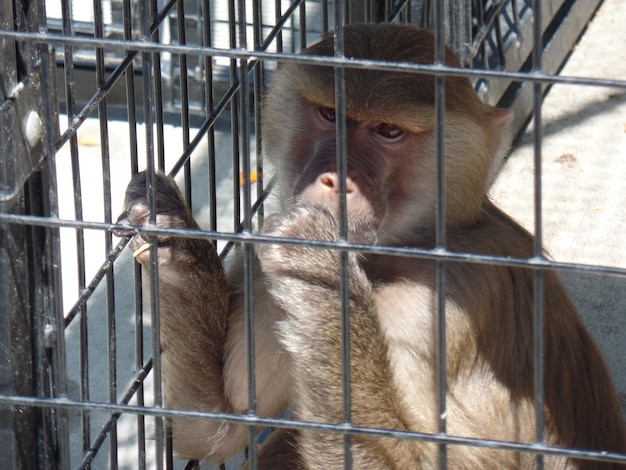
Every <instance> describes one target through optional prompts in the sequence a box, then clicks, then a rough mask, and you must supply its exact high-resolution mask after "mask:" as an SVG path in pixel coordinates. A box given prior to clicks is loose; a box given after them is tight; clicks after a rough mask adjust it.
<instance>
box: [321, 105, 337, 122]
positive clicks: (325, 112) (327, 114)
mask: <svg viewBox="0 0 626 470" xmlns="http://www.w3.org/2000/svg"><path fill="white" fill-rule="evenodd" d="M320 114H321V115H322V117H323V118H324V119H326V120H327V121H330V122H335V120H336V115H335V108H328V107H326V106H321V107H320Z"/></svg>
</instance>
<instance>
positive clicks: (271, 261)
mask: <svg viewBox="0 0 626 470" xmlns="http://www.w3.org/2000/svg"><path fill="white" fill-rule="evenodd" d="M264 232H265V234H267V235H270V236H275V237H288V238H296V239H307V240H323V241H333V240H336V239H337V224H336V221H335V219H334V217H333V215H332V213H330V212H329V211H327V210H325V209H323V208H319V207H302V206H295V207H292V208H290V209H288V210H286V211H284V212H283V213H281V214H278V215H276V216H272V217H268V219H267V220H266V223H265V228H264ZM257 254H258V257H259V260H260V263H261V267H262V269H263V272H264V274H265V275H266V276H267V280H268V287H269V292H270V294H271V295H272V296H273V298H274V299H275V301H276V302H278V303H279V304H280V305H281V306H282V307H283V308H284V309H285V311H286V313H287V315H286V319H285V320H284V321H282V322H281V323H280V325H279V328H280V336H281V340H282V342H283V345H284V346H285V348H286V349H287V350H288V351H289V353H290V354H291V356H292V359H293V363H294V369H295V370H294V374H293V375H294V380H295V384H294V385H295V391H296V394H295V395H296V396H295V403H294V405H295V408H296V411H297V413H298V415H299V417H300V418H302V419H305V420H313V421H322V422H331V423H332V422H340V421H341V420H342V413H343V408H342V406H343V405H342V403H343V399H342V387H343V385H342V384H343V381H342V380H343V379H342V345H341V342H342V339H341V338H342V323H343V320H342V303H344V302H347V304H348V315H349V324H350V348H351V351H352V356H351V357H352V359H351V361H352V363H351V370H353V371H359V372H358V373H357V374H355V373H353V374H352V390H353V396H355V397H356V396H359V397H369V398H371V399H372V400H373V402H375V403H377V406H381V407H383V408H384V406H385V404H386V403H387V402H388V397H389V391H388V389H386V387H387V386H388V384H389V380H390V379H389V377H388V374H389V367H388V364H387V353H386V346H385V342H384V339H383V336H382V333H381V331H380V325H379V322H378V318H377V313H376V306H375V301H374V295H373V289H372V286H371V283H370V281H369V280H368V279H367V277H366V275H365V272H364V271H363V269H362V268H361V267H360V266H359V264H358V262H357V254H356V253H354V252H348V253H347V255H343V256H342V255H341V254H340V252H339V251H338V250H335V249H329V248H319V247H314V246H306V247H302V246H294V245H286V244H279V243H276V244H265V245H261V246H259V247H258V250H257ZM342 257H343V262H345V263H347V274H348V286H347V287H348V296H347V297H348V298H347V299H344V300H342V295H341V293H340V292H341V284H342V281H341V277H342V276H341V262H342ZM355 392H357V393H355ZM357 401H358V400H353V404H354V409H353V417H354V420H355V422H360V424H363V425H378V426H389V423H390V422H392V421H393V419H392V418H389V417H388V416H384V414H383V415H382V416H384V419H383V421H381V422H373V421H371V420H370V419H369V418H368V417H366V416H364V415H360V413H361V412H360V411H357V410H359V409H360V410H363V412H366V410H368V409H369V408H371V403H362V404H358V403H356V402H357ZM368 401H369V399H368ZM390 412H391V411H390Z"/></svg>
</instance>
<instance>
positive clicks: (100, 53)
mask: <svg viewBox="0 0 626 470" xmlns="http://www.w3.org/2000/svg"><path fill="white" fill-rule="evenodd" d="M93 10H94V37H97V38H104V27H103V22H102V2H101V1H100V0H94V1H93ZM96 80H97V84H98V86H99V87H101V86H102V85H103V84H104V83H105V81H106V77H105V68H104V49H103V48H96ZM98 118H99V121H100V142H101V144H100V152H101V157H102V190H103V203H104V204H103V205H104V207H103V210H104V221H105V222H106V223H111V222H112V216H111V170H110V162H109V135H108V128H107V123H108V113H107V104H106V98H105V99H103V100H102V101H101V102H100V103H99V104H98ZM104 244H105V252H104V253H105V256H106V255H107V254H108V253H109V252H110V251H111V249H112V247H113V243H112V238H111V233H110V232H105V233H104ZM105 279H106V309H107V344H108V382H109V391H108V400H109V402H110V403H116V402H117V339H116V330H115V328H116V324H115V283H114V273H113V270H110V271H108V272H107V273H106V275H105ZM117 461H118V457H117V420H113V421H112V423H111V429H110V431H109V467H110V468H112V469H116V468H117Z"/></svg>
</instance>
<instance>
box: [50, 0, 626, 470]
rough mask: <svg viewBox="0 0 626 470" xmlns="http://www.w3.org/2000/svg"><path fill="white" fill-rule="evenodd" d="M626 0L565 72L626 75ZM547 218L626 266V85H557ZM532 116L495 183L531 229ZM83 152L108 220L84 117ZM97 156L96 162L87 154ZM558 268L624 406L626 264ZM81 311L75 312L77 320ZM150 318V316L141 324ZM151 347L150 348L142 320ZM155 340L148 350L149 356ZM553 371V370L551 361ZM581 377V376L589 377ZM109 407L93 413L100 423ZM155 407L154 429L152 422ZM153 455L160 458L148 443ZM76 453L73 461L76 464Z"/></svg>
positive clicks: (562, 247) (547, 134) (89, 216)
mask: <svg viewBox="0 0 626 470" xmlns="http://www.w3.org/2000/svg"><path fill="white" fill-rule="evenodd" d="M624 19H626V2H623V1H622V0H605V2H604V3H603V5H602V7H601V9H600V10H599V11H598V13H597V14H596V15H595V17H594V18H593V20H592V21H591V22H590V25H589V28H588V29H587V31H586V32H585V33H584V36H583V37H582V39H581V41H580V43H579V44H578V46H577V47H576V48H575V50H574V51H573V53H572V55H571V57H570V59H569V61H568V62H567V65H566V66H565V68H564V69H563V71H562V74H563V75H571V76H585V77H597V78H615V79H621V80H623V79H624V78H626V47H624V45H625V44H626V30H625V29H624V28H623V21H624ZM542 109H543V145H542V159H543V227H544V245H545V247H546V248H547V250H548V251H549V252H550V253H551V255H552V257H553V258H554V259H555V260H558V261H563V262H570V263H582V264H589V265H601V266H613V267H621V268H626V247H625V242H626V172H625V170H626V89H624V88H622V89H609V88H601V87H590V86H586V87H582V86H569V85H555V86H553V87H552V89H551V90H550V92H549V93H548V95H547V98H546V100H545V102H544V106H543V108H542ZM109 130H110V133H111V149H112V155H111V166H112V174H113V177H114V181H113V188H112V207H113V216H114V217H115V216H116V214H117V212H118V211H119V210H120V209H121V207H122V198H123V193H124V189H125V186H126V184H127V182H128V179H129V177H130V168H129V167H130V165H129V159H128V155H129V144H128V125H127V123H124V122H115V121H114V122H110V123H109ZM532 132H533V127H532V124H531V126H530V127H529V128H528V130H527V131H526V132H525V133H524V135H523V136H522V138H521V140H520V141H519V143H518V144H517V146H516V147H515V148H514V150H513V152H512V154H511V156H510V157H509V158H508V160H507V161H506V164H505V166H504V168H503V169H502V172H501V173H500V175H499V177H498V179H497V180H496V182H495V183H494V186H493V187H492V190H491V195H492V197H493V199H494V200H495V201H496V202H497V203H498V204H499V205H500V206H501V207H502V208H503V209H505V210H506V211H507V212H508V213H509V214H511V215H512V216H513V217H514V218H515V219H517V220H518V221H519V222H520V223H522V224H523V225H524V226H526V227H527V228H528V229H529V230H531V231H532V230H533V225H534V219H533V217H534V216H533V145H532V141H533V134H532ZM180 135H181V133H180V129H177V128H174V127H171V126H168V127H166V142H167V149H168V150H167V154H168V158H169V159H170V160H171V161H172V162H173V161H174V160H175V159H176V157H177V156H178V155H180V153H181V151H182V144H181V137H180ZM217 139H218V144H217V146H218V149H219V152H218V155H219V158H220V161H219V162H218V189H217V194H218V208H219V211H220V212H219V226H218V229H219V230H224V231H226V230H229V229H230V228H231V227H232V221H231V218H232V216H231V215H230V214H232V210H233V204H232V190H231V181H232V179H231V177H232V170H231V168H230V156H231V155H232V152H231V141H230V134H229V133H228V130H227V129H226V130H225V131H218V134H217ZM79 143H80V164H81V173H82V183H83V194H84V195H83V205H84V218H85V219H86V220H95V221H98V220H103V215H102V207H103V201H102V196H101V195H102V183H101V174H100V165H101V164H100V144H99V129H98V123H97V121H96V120H88V121H87V122H86V123H85V124H84V125H83V126H82V128H81V130H80V132H79ZM138 149H139V150H140V153H141V151H142V149H145V140H144V134H143V129H142V128H141V127H140V129H139V142H138ZM205 151H206V150H203V149H202V148H201V149H199V150H198V158H195V157H194V161H195V163H194V172H193V173H194V179H197V180H198V181H197V183H199V184H195V185H194V187H196V188H204V187H205V185H206V180H205V182H204V184H202V183H201V180H202V178H205V175H206V163H205V159H203V158H202V154H203V152H205ZM57 161H58V167H59V170H58V175H59V192H60V212H61V217H62V218H73V217H74V210H73V193H72V189H71V167H70V160H69V150H68V148H67V147H66V148H64V149H62V150H61V152H59V154H58V156H57ZM92 162H93V163H92ZM205 201H206V197H205V196H203V195H202V194H201V193H197V194H196V206H195V209H196V212H197V216H198V218H199V219H200V220H202V219H203V218H205V216H206V210H205V209H203V202H205ZM62 237H63V240H62V241H63V286H64V305H65V308H66V310H67V309H69V308H70V307H71V306H72V305H73V304H74V302H75V301H76V299H77V292H78V287H77V284H76V279H77V278H76V249H75V233H74V231H73V230H69V229H68V230H65V229H64V230H63V233H62ZM85 238H86V260H85V261H86V268H87V270H86V279H87V281H89V280H90V279H91V278H92V276H93V274H94V273H95V272H96V270H97V269H98V268H99V267H100V266H101V265H102V262H103V259H104V258H103V256H104V248H103V237H102V234H101V233H99V232H96V231H86V232H85ZM131 268H132V260H131V259H130V257H129V256H128V253H125V254H124V255H123V256H122V257H121V259H120V260H118V262H117V263H116V267H115V288H116V290H115V305H114V309H115V312H116V321H117V355H118V365H117V374H118V377H117V380H118V383H119V390H120V393H121V391H122V390H124V389H125V388H126V387H127V386H128V385H129V384H130V382H131V381H132V377H133V370H134V366H133V364H134V359H133V358H134V354H135V351H134V344H135V332H134V319H133V308H132V302H133V300H132V299H133V282H132V269H131ZM562 278H563V280H564V282H565V284H566V286H567V288H568V289H569V291H570V292H571V295H572V297H573V299H574V301H575V303H576V305H577V306H578V308H579V309H580V312H581V315H582V316H583V319H584V321H585V323H586V325H587V326H588V328H589V329H590V330H591V331H592V333H593V335H594V337H595V338H596V341H597V342H598V344H599V346H600V348H601V349H602V352H603V354H604V356H605V358H606V360H607V363H608V365H609V368H610V370H611V373H612V375H613V378H614V381H615V384H616V386H617V388H618V391H619V393H620V396H621V399H622V403H623V404H624V405H625V407H626V276H621V277H616V276H599V275H591V274H583V273H569V272H568V273H562ZM104 287H105V286H104V284H102V285H101V286H100V287H99V288H98V289H97V291H96V293H95V294H94V296H93V298H92V299H91V300H90V302H89V304H88V314H89V331H90V334H89V361H90V379H89V380H90V385H91V393H90V397H89V398H90V400H93V401H107V390H108V380H109V379H108V375H107V340H106V335H105V331H106V330H105V328H106V302H105V299H106V296H105V293H106V292H105V288H104ZM74 323H76V322H74ZM146 327H147V328H146V330H148V327H149V324H147V325H146ZM144 336H145V341H146V348H147V349H148V350H149V348H150V338H149V331H146V334H145V335H144ZM67 341H68V344H67V348H68V356H70V359H69V361H68V374H69V379H70V394H71V396H72V397H73V398H78V397H79V395H78V393H79V392H78V390H79V388H78V384H79V383H80V375H79V369H78V351H79V350H78V329H77V325H76V324H73V325H72V326H71V327H70V329H69V330H68V336H67ZM149 354H150V352H149V351H147V352H146V353H145V356H146V357H148V356H149ZM547 372H548V373H549V371H547ZM583 379H584V378H583ZM146 387H147V393H146V403H147V404H150V403H151V400H150V396H151V392H150V389H151V383H150V381H149V380H148V381H147V383H146ZM105 419H106V416H105V415H103V414H97V413H94V414H93V416H92V429H93V434H92V437H93V435H95V434H96V433H97V432H98V431H99V429H100V426H101V425H102V423H103V422H104V421H105ZM71 420H72V421H71V422H72V449H73V451H74V454H75V455H76V456H77V455H79V453H80V434H79V416H78V415H73V416H72V417H71ZM136 423H137V419H136V418H135V417H134V416H124V417H123V418H122V419H121V420H120V424H119V427H118V436H119V442H120V444H119V452H118V455H119V461H120V468H128V469H132V468H136V466H137V464H136V462H137V453H138V450H137V449H138V448H137V442H136V441H137V428H136V426H137V424H136ZM150 429H151V420H150V419H148V435H150V433H151V432H152V431H151V430H150ZM107 459H108V451H107V449H106V444H105V448H103V449H102V451H101V452H100V453H99V455H98V457H97V458H96V461H95V462H94V467H93V468H108V464H107ZM147 459H148V462H149V464H148V466H149V468H150V467H151V464H150V462H153V461H154V451H153V449H152V448H151V444H150V443H149V445H148V449H147ZM76 463H77V461H73V465H72V467H74V466H75V464H76Z"/></svg>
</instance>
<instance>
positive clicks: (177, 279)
mask: <svg viewBox="0 0 626 470" xmlns="http://www.w3.org/2000/svg"><path fill="white" fill-rule="evenodd" d="M186 242H192V245H191V248H192V250H189V251H187V252H186V253H185V256H181V257H180V259H179V261H172V262H168V263H164V264H162V265H160V266H159V314H160V320H161V345H162V352H163V367H164V371H163V376H164V377H163V379H164V382H165V386H166V391H168V390H169V392H168V393H167V396H166V402H167V404H168V406H172V407H175V408H198V407H200V408H202V409H207V410H213V409H215V408H216V404H215V401H216V400H217V402H218V403H219V404H222V403H223V400H222V399H221V396H222V394H223V386H222V385H221V384H222V368H223V358H224V350H223V348H224V342H225V338H226V327H227V322H228V301H229V290H228V287H227V284H226V280H225V277H224V273H223V269H222V266H221V264H220V261H219V259H218V257H217V254H216V253H215V249H214V248H213V246H212V245H211V244H210V243H209V242H208V241H202V240H193V241H186ZM220 411H222V410H220Z"/></svg>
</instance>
